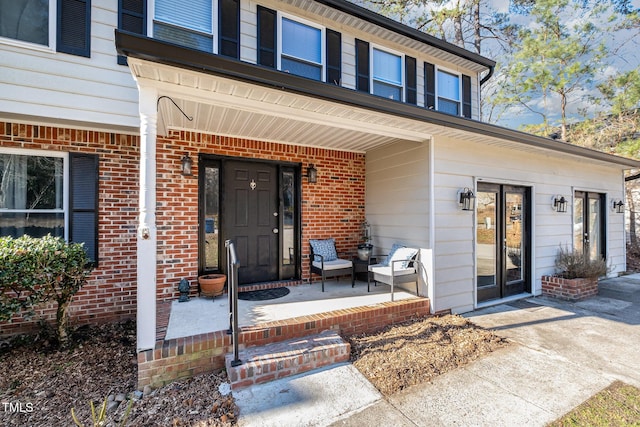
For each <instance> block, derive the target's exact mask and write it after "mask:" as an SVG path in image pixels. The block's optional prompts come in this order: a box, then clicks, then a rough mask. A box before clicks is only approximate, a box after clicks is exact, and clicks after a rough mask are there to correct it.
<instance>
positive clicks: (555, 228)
mask: <svg viewBox="0 0 640 427" xmlns="http://www.w3.org/2000/svg"><path fill="white" fill-rule="evenodd" d="M434 151H435V165H436V166H435V187H436V190H435V206H436V207H437V212H436V215H435V227H436V229H435V247H434V251H435V267H434V268H435V283H436V287H435V295H436V299H435V302H434V306H435V310H443V309H448V308H451V309H452V310H453V311H454V312H464V311H469V310H472V309H473V308H474V305H475V244H474V232H475V230H474V214H473V213H472V212H465V211H461V210H460V209H459V207H458V204H457V200H456V195H457V192H458V191H459V190H460V189H461V188H464V187H469V188H472V189H474V192H475V182H476V181H477V180H481V181H486V182H495V183H502V184H513V185H522V186H526V187H530V188H531V197H532V200H531V202H532V205H533V209H532V217H533V218H532V230H533V231H532V234H533V236H532V240H533V242H532V245H533V259H532V263H533V265H532V268H533V271H532V276H533V277H532V285H533V286H532V288H533V289H532V292H533V293H534V294H539V293H540V277H541V276H542V275H544V274H550V273H554V261H555V256H556V253H557V250H558V247H559V245H561V244H562V245H566V244H569V245H571V244H572V238H573V237H572V236H573V234H572V232H573V218H572V213H571V209H569V211H568V212H567V213H557V212H555V211H553V210H552V208H551V199H552V196H553V195H555V194H561V195H563V196H565V197H568V198H569V199H570V200H571V199H572V196H573V193H574V191H575V190H588V191H594V192H598V193H604V194H606V196H607V205H609V204H610V203H611V200H613V199H620V198H623V181H622V173H621V170H620V169H619V168H618V167H615V166H602V165H599V164H595V163H586V161H585V160H577V159H573V158H570V157H568V156H562V157H561V156H560V155H555V156H554V155H547V154H541V153H534V152H532V151H531V150H528V151H526V152H525V151H520V150H516V149H510V148H506V147H490V146H482V145H477V144H473V143H469V142H462V141H456V140H452V139H450V138H446V137H441V138H437V139H436V142H435V149H434ZM570 206H571V203H570ZM623 217H624V216H623V215H621V214H614V213H612V212H611V210H610V209H608V208H607V209H606V221H607V255H608V260H609V263H610V265H611V267H612V273H618V272H621V271H624V270H625V267H626V266H625V258H624V254H625V249H624V224H623Z"/></svg>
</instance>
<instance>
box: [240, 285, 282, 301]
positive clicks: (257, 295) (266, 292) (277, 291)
mask: <svg viewBox="0 0 640 427" xmlns="http://www.w3.org/2000/svg"><path fill="white" fill-rule="evenodd" d="M288 294H289V288H285V287H281V288H273V289H260V290H257V291H248V292H238V299H241V300H245V301H266V300H270V299H276V298H282V297H283V296H285V295H288Z"/></svg>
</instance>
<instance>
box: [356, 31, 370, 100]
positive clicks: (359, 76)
mask: <svg viewBox="0 0 640 427" xmlns="http://www.w3.org/2000/svg"><path fill="white" fill-rule="evenodd" d="M356 89H357V90H359V91H362V92H367V93H369V43H367V42H365V41H362V40H358V39H356Z"/></svg>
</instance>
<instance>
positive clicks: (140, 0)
mask: <svg viewBox="0 0 640 427" xmlns="http://www.w3.org/2000/svg"><path fill="white" fill-rule="evenodd" d="M118 28H119V29H120V30H124V31H129V32H131V33H135V34H142V35H147V2H146V0H118ZM118 64H120V65H127V57H126V56H121V55H118Z"/></svg>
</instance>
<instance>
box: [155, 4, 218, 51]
mask: <svg viewBox="0 0 640 427" xmlns="http://www.w3.org/2000/svg"><path fill="white" fill-rule="evenodd" d="M173 1H178V0H173ZM185 7H187V6H185ZM218 7H219V6H218V0H211V32H212V34H211V35H212V36H213V39H212V44H213V52H211V53H215V54H216V55H217V54H218V33H219V28H218ZM147 16H148V18H147V34H149V37H151V38H154V37H155V36H154V34H153V24H154V23H155V22H156V0H149V1H148V3H147ZM158 22H161V23H163V24H165V25H172V26H175V27H177V28H184V29H185V30H187V31H192V32H194V33H200V34H206V33H203V32H201V31H197V30H193V29H191V28H185V27H180V26H178V25H175V24H171V23H169V22H164V21H158ZM202 52H205V51H202Z"/></svg>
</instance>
